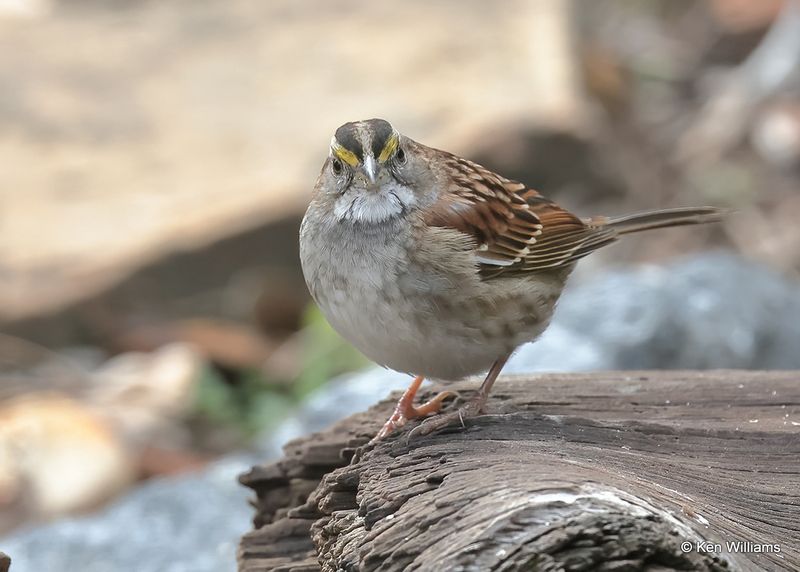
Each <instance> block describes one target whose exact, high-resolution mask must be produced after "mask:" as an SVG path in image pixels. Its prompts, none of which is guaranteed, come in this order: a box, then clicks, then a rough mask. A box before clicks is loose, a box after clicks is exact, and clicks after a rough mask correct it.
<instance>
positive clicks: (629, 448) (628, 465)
mask: <svg viewBox="0 0 800 572" xmlns="http://www.w3.org/2000/svg"><path fill="white" fill-rule="evenodd" d="M474 388H475V384H474V383H464V384H460V385H458V387H457V389H459V390H460V391H461V393H462V396H463V397H468V394H469V391H470V390H473V389H474ZM436 389H437V388H432V390H431V391H430V393H432V392H433V391H435V390H436ZM423 397H425V396H423ZM391 406H392V400H391V399H387V400H385V401H383V402H381V403H379V404H377V405H376V406H374V407H373V408H371V409H370V410H369V411H367V412H365V413H361V414H358V415H354V416H352V417H350V418H348V419H346V420H344V421H342V422H340V423H339V424H337V425H335V426H334V427H332V428H331V429H329V430H328V431H324V432H321V433H318V434H316V435H311V436H309V437H305V438H302V439H299V440H296V441H294V442H292V443H289V444H288V445H287V446H286V449H285V452H286V455H285V457H284V458H283V459H281V460H280V461H278V462H277V463H273V464H270V465H266V466H261V467H255V468H253V469H252V470H251V471H250V472H249V473H248V474H246V475H243V476H242V479H241V480H242V482H243V483H244V484H246V485H247V486H249V487H251V488H252V489H253V490H255V491H256V493H257V499H256V501H255V507H256V510H257V514H256V517H255V525H256V529H255V530H253V531H251V532H249V533H247V534H246V535H245V536H244V537H243V538H242V542H241V545H240V550H239V570H240V571H241V572H261V571H266V570H283V571H289V570H292V571H309V572H310V571H312V570H320V569H321V570H398V571H399V570H432V571H434V570H436V571H440V570H504V571H505V570H543V571H551V570H552V571H555V570H571V571H573V570H575V571H577V570H602V571H612V570H613V571H622V570H625V571H627V570H652V571H656V570H658V571H663V570H731V571H733V570H754V571H755V570H798V569H800V532H798V516H800V438H798V436H800V373H795V372H748V371H716V372H625V373H619V372H612V373H598V374H576V375H542V376H536V377H534V378H531V377H506V378H503V379H501V380H500V382H498V384H497V385H496V388H495V392H494V394H493V396H492V399H491V401H490V403H489V408H488V409H489V414H487V415H483V416H481V417H478V418H475V419H469V420H466V421H465V425H466V427H464V428H462V427H454V428H453V429H451V430H446V431H443V432H438V433H435V434H433V435H429V436H419V435H411V436H410V438H409V431H408V430H405V431H402V432H400V433H399V434H398V435H396V436H394V437H392V438H390V439H388V440H386V441H384V442H381V443H379V444H377V445H374V446H373V445H365V444H366V442H367V440H368V439H369V437H370V436H371V435H373V434H374V433H375V432H376V431H377V429H378V428H379V425H380V424H381V422H382V420H383V419H384V418H385V417H386V416H387V415H388V414H389V412H390V409H391ZM362 446H363V447H362ZM687 542H688V543H689V544H688V545H682V543H687ZM735 542H739V543H740V544H739V545H734V544H729V543H735ZM686 546H688V550H687V548H686Z"/></svg>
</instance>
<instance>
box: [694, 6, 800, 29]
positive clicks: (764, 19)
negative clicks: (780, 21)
mask: <svg viewBox="0 0 800 572" xmlns="http://www.w3.org/2000/svg"><path fill="white" fill-rule="evenodd" d="M709 3H710V4H711V13H712V14H713V15H714V19H715V20H716V21H717V23H718V24H719V25H720V26H721V27H722V29H723V30H725V31H726V32H729V33H734V34H741V33H746V32H753V31H759V30H764V29H766V28H768V27H769V26H770V25H771V24H772V22H774V21H775V18H777V17H778V14H780V11H781V9H783V5H784V4H785V3H786V0H758V2H753V0H709Z"/></svg>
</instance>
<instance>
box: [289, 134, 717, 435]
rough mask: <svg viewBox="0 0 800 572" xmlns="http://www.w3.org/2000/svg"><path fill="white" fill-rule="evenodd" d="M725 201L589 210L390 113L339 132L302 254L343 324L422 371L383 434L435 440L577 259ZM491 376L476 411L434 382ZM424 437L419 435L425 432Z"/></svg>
mask: <svg viewBox="0 0 800 572" xmlns="http://www.w3.org/2000/svg"><path fill="white" fill-rule="evenodd" d="M722 215H723V211H722V210H721V209H718V208H715V207H685V208H669V209H661V210H653V211H649V212H642V213H638V214H631V215H625V216H617V217H608V216H593V217H588V218H587V217H583V218H582V217H579V216H577V215H575V214H573V213H571V212H569V211H568V210H567V209H565V208H563V207H561V206H559V205H558V204H557V203H556V202H554V201H552V200H550V199H548V198H547V197H545V196H543V195H542V194H541V193H539V192H538V191H536V190H534V189H532V188H530V187H529V186H527V185H525V184H524V183H521V182H519V181H515V180H512V179H508V178H506V177H503V176H502V175H499V174H497V173H495V172H493V171H491V170H489V169H487V168H486V167H483V166H481V165H479V164H477V163H474V162H472V161H470V160H468V159H465V158H462V157H459V156H457V155H454V154H452V153H449V152H447V151H442V150H439V149H434V148H432V147H428V146H426V145H423V144H422V143H418V142H417V141H414V140H413V139H411V138H410V137H407V136H406V135H403V134H401V133H400V132H398V131H397V129H395V127H394V126H393V125H392V124H391V123H389V122H388V121H386V120H384V119H368V120H363V121H352V122H348V123H345V124H343V125H342V126H340V127H339V128H338V129H336V131H335V133H334V135H333V137H332V138H331V142H330V149H329V152H328V156H327V158H326V159H325V161H324V163H323V165H322V170H321V171H320V174H319V177H318V178H317V181H316V184H315V186H314V190H313V193H312V198H311V201H310V204H309V206H308V209H307V210H306V213H305V216H304V217H303V221H302V223H301V226H300V236H299V240H300V261H301V266H302V269H303V274H304V277H305V281H306V284H307V286H308V289H309V292H310V293H311V296H312V298H313V299H314V301H315V302H316V304H317V305H318V306H319V308H320V310H321V311H322V313H323V315H324V316H325V318H326V319H327V320H328V322H329V323H330V324H331V325H332V326H333V328H334V329H335V330H336V331H337V332H338V333H339V334H340V335H341V336H342V337H344V338H345V339H346V340H347V341H348V342H350V343H351V344H352V345H353V346H355V347H356V348H357V349H358V350H359V351H360V352H361V353H363V354H364V355H365V356H366V357H368V358H369V359H371V360H372V361H374V362H376V363H377V364H380V365H382V366H384V367H387V368H390V369H393V370H396V371H399V372H404V373H407V374H410V375H412V376H414V379H413V381H412V383H411V384H410V386H409V387H408V389H407V390H406V391H405V393H404V394H403V395H402V397H401V398H400V399H399V401H398V402H397V405H396V407H395V409H394V412H393V413H392V415H391V417H390V418H389V419H388V420H387V421H386V423H385V424H384V425H383V427H382V429H381V430H380V431H379V432H378V434H377V435H376V436H375V439H376V440H380V439H383V438H385V437H386V436H388V435H389V434H391V433H392V432H394V431H395V430H397V429H398V428H400V427H402V426H403V425H405V424H406V423H407V422H408V421H410V420H412V419H418V418H422V417H427V416H430V415H432V414H438V415H435V416H434V417H432V418H431V419H427V420H425V421H424V423H423V424H422V425H421V426H419V427H417V429H421V432H422V433H424V434H427V433H431V432H433V431H435V430H437V429H440V428H443V427H447V426H448V425H451V424H453V423H455V422H461V423H462V424H463V422H464V419H467V418H470V417H474V416H477V415H479V414H481V413H482V412H483V411H484V407H485V404H486V401H487V398H488V396H489V392H490V391H491V388H492V385H493V384H494V382H495V380H496V379H497V377H498V375H499V374H500V372H501V370H502V369H503V366H504V365H505V363H506V361H507V360H508V359H509V357H510V356H511V355H512V353H513V352H514V351H515V350H516V349H517V348H518V347H519V346H521V345H522V344H525V343H527V342H530V341H533V340H535V339H536V338H538V337H539V336H540V335H541V334H542V332H544V330H545V329H546V328H547V326H548V325H549V323H550V320H551V318H552V315H553V312H554V310H555V307H556V302H557V301H558V299H559V297H560V295H561V293H562V291H563V290H564V287H565V284H566V282H567V278H568V277H569V275H570V273H571V272H572V271H573V269H574V268H575V265H576V263H577V262H578V260H580V259H581V258H583V257H584V256H586V255H588V254H591V253H592V252H594V251H595V250H597V249H599V248H601V247H603V246H606V245H609V244H612V243H614V242H616V241H617V240H618V239H619V238H620V237H621V236H623V235H626V234H631V233H637V232H642V231H646V230H651V229H659V228H665V227H673V226H683V225H694V224H702V223H709V222H716V221H719V220H721V218H722ZM482 372H488V373H487V374H486V377H485V378H484V381H483V383H482V384H481V385H480V387H479V388H478V390H477V392H476V393H475V394H474V395H473V396H472V398H471V399H469V400H468V401H467V402H466V403H465V404H464V405H463V406H461V407H460V408H458V409H457V410H456V411H452V412H450V413H442V412H441V409H442V407H443V403H444V402H445V400H447V399H448V398H450V397H451V396H453V395H454V394H453V393H452V392H449V391H444V392H442V393H440V394H439V395H437V396H436V397H434V398H433V399H431V400H430V401H428V402H427V403H424V404H422V405H419V406H415V405H414V400H415V397H416V393H417V391H418V389H419V387H420V385H421V384H422V382H423V381H424V379H426V378H427V379H433V380H437V381H441V382H453V381H456V380H462V379H464V378H466V377H469V376H473V375H476V374H479V373H482ZM415 431H416V429H415Z"/></svg>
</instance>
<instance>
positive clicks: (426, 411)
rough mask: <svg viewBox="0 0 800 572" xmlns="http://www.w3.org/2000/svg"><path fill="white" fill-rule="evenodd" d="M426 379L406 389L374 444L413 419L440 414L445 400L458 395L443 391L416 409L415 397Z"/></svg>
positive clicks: (421, 378) (416, 380)
mask: <svg viewBox="0 0 800 572" xmlns="http://www.w3.org/2000/svg"><path fill="white" fill-rule="evenodd" d="M424 379H425V378H424V377H422V376H421V375H420V376H417V377H415V378H414V381H412V382H411V385H409V386H408V389H406V391H405V393H403V396H402V397H401V398H400V400H399V401H398V402H397V405H396V406H395V408H394V413H392V416H391V417H389V419H388V420H387V421H386V423H384V425H383V428H382V429H381V430H380V431H378V434H377V435H375V437H373V439H372V441H371V442H372V443H374V442H375V441H380V440H381V439H383V438H384V437H386V436H387V435H390V434H391V433H392V432H394V431H395V430H396V429H399V428H400V427H402V426H403V425H405V424H406V423H408V421H410V420H411V419H419V418H420V417H425V416H427V415H430V414H432V413H438V412H439V411H441V409H442V403H443V402H444V400H445V399H449V398H451V397H455V395H456V394H455V393H454V392H452V391H442V392H441V393H439V394H438V395H437V396H436V397H434V398H433V399H431V400H430V401H426V402H425V403H423V404H422V405H420V406H419V407H415V406H414V397H416V395H417V391H418V390H419V387H420V385H422V382H423V380H424Z"/></svg>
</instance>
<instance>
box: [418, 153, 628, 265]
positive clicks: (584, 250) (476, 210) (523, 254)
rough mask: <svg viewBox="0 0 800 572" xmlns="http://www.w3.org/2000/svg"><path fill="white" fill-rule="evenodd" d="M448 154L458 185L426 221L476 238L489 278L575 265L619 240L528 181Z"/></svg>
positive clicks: (480, 260) (478, 255) (448, 165)
mask: <svg viewBox="0 0 800 572" xmlns="http://www.w3.org/2000/svg"><path fill="white" fill-rule="evenodd" d="M442 154H443V155H444V156H443V164H444V165H445V166H446V168H447V169H448V171H449V173H448V176H449V177H450V178H451V179H452V181H453V183H452V185H453V187H452V188H451V189H450V190H451V192H450V193H448V194H446V195H445V196H443V197H442V198H441V199H440V200H439V201H438V202H437V203H436V204H435V205H434V206H433V208H432V209H431V211H430V214H429V215H428V217H427V220H426V222H427V223H428V224H430V225H432V226H439V227H449V228H455V229H457V230H460V231H461V232H463V233H465V234H467V235H469V236H471V237H473V238H474V239H475V243H476V244H477V245H478V247H477V250H476V258H477V260H478V264H479V267H480V272H481V274H482V275H483V276H485V277H487V278H491V277H495V276H499V275H504V274H507V273H512V272H513V273H528V272H538V271H541V270H546V269H549V268H555V267H558V266H562V265H564V264H569V263H571V262H574V261H576V260H578V259H579V258H581V257H583V256H586V255H587V254H589V253H590V252H592V251H594V250H596V249H597V248H600V247H601V246H603V245H605V244H608V243H609V242H613V241H614V240H615V237H616V234H617V233H616V232H614V231H613V230H611V229H608V228H602V227H600V226H592V225H590V224H587V223H585V222H583V221H582V220H581V219H579V218H578V217H576V216H575V215H573V214H572V213H570V212H568V211H566V210H564V209H563V208H561V207H560V206H558V205H557V204H555V203H554V202H553V201H551V200H549V199H547V198H545V197H543V196H542V195H540V194H539V193H537V192H536V191H534V190H533V189H529V188H527V187H526V186H525V185H523V184H522V183H518V182H516V181H511V180H509V179H506V178H504V177H501V176H500V175H497V174H496V173H493V172H491V171H489V170H488V169H486V168H484V167H481V166H480V165H477V164H475V163H472V162H470V161H467V160H465V159H461V158H460V157H456V156H454V155H450V154H449V153H444V152H442Z"/></svg>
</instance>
